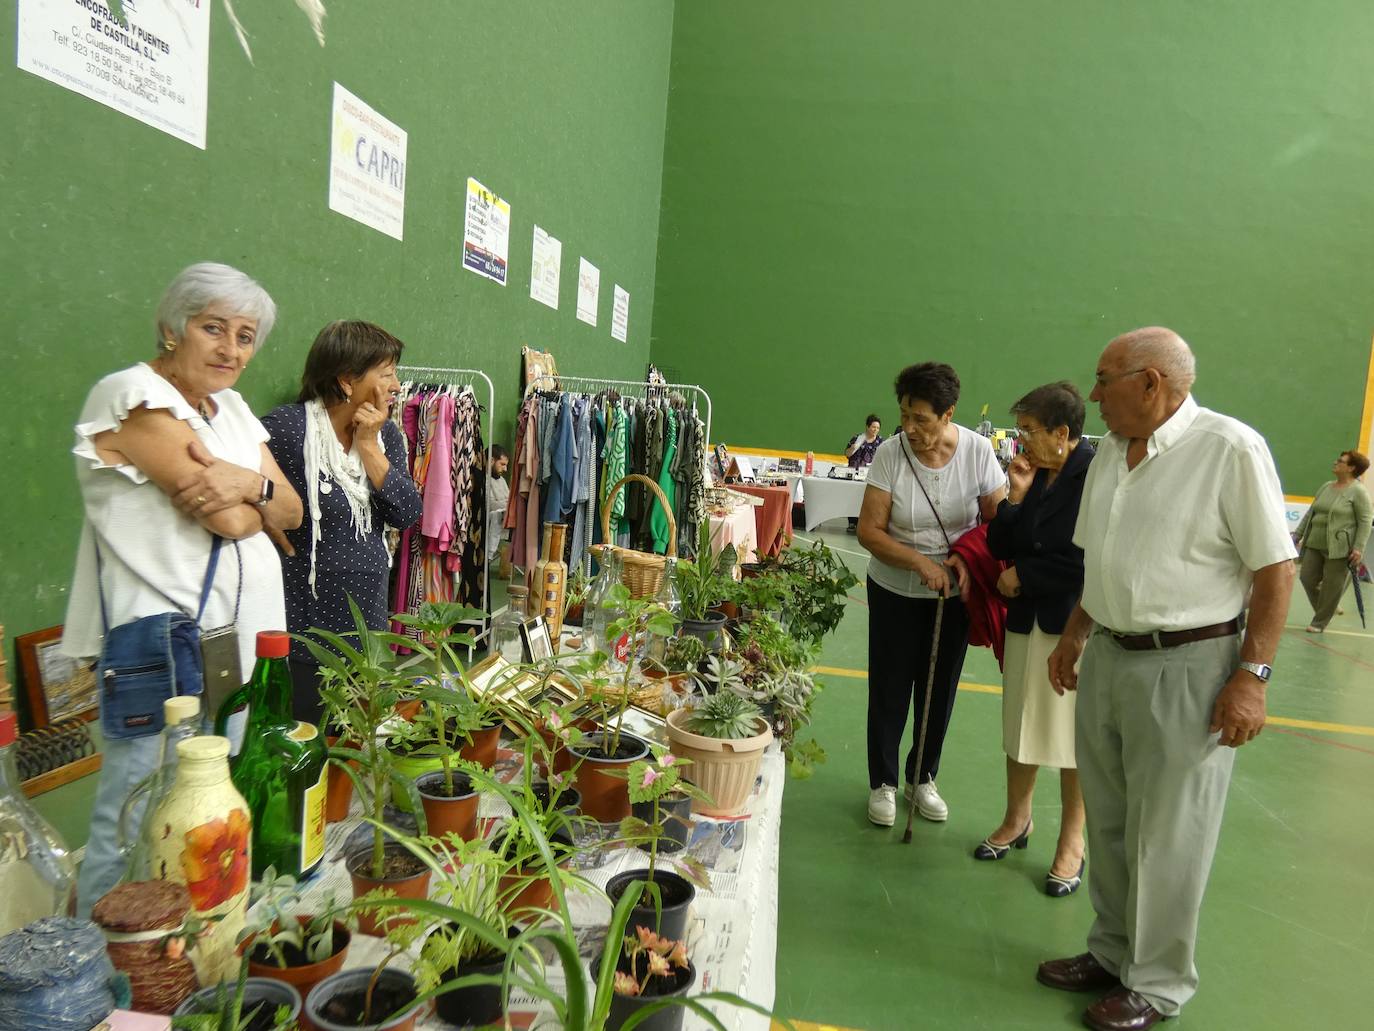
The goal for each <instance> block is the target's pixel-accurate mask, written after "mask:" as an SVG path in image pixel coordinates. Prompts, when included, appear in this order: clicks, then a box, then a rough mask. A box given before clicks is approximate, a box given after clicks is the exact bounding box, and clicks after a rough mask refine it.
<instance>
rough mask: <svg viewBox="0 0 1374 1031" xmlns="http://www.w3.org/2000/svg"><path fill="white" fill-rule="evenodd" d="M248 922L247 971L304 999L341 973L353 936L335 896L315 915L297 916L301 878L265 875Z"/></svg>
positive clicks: (257, 886)
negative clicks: (316, 986) (326, 979)
mask: <svg viewBox="0 0 1374 1031" xmlns="http://www.w3.org/2000/svg"><path fill="white" fill-rule="evenodd" d="M252 900H253V906H252V908H250V910H249V921H250V922H249V923H248V925H247V926H245V927H244V929H243V931H242V932H241V933H240V935H239V940H240V941H241V942H243V943H244V948H245V951H246V953H247V956H248V973H249V974H250V975H251V976H253V977H267V978H272V979H274V980H278V981H284V982H285V983H286V984H289V985H291V986H292V987H293V988H295V989H296V990H297V991H298V992H300V994H301V995H302V996H305V995H307V994H309V992H310V989H311V988H313V987H314V986H315V985H316V984H318V983H319V982H320V981H322V980H324V979H325V978H326V977H328V976H330V975H331V974H335V973H338V971H339V970H340V969H342V967H343V964H344V960H345V958H346V957H347V956H348V945H349V940H350V935H349V931H348V925H347V923H346V921H345V919H341V917H346V916H347V914H346V913H345V912H344V910H343V908H342V907H339V906H337V905H335V904H334V900H333V898H332V897H331V898H330V899H329V900H328V902H327V903H326V905H325V906H324V908H323V909H322V910H321V911H320V912H318V913H315V914H313V915H307V916H300V915H293V914H294V913H295V910H296V909H297V908H298V907H299V905H300V902H301V897H300V893H299V892H298V891H297V889H296V880H295V878H294V877H292V876H291V875H290V874H281V875H280V876H279V875H278V874H277V871H276V870H275V869H274V868H273V867H270V866H269V867H268V868H267V869H266V870H265V871H263V875H262V880H261V881H260V882H259V883H258V884H255V885H253V888H252Z"/></svg>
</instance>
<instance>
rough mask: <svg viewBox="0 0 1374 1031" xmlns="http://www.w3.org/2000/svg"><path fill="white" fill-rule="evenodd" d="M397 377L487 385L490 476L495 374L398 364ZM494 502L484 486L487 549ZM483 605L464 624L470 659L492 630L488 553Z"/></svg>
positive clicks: (487, 473) (487, 471)
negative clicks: (480, 613) (481, 613)
mask: <svg viewBox="0 0 1374 1031" xmlns="http://www.w3.org/2000/svg"><path fill="white" fill-rule="evenodd" d="M396 378H397V379H399V380H400V381H401V382H402V383H406V382H412V383H426V382H435V381H439V382H442V383H444V384H452V385H454V386H460V387H473V388H474V392H475V388H476V387H477V386H479V385H483V384H484V385H485V386H486V394H487V403H486V406H485V408H482V407H481V395H478V404H479V411H485V412H486V418H485V420H483V419H482V417H481V416H480V415H479V417H478V422H479V424H481V423H482V422H483V421H485V427H484V429H483V431H482V435H483V439H484V440H485V442H486V451H487V462H486V468H485V469H484V470H483V473H482V475H483V476H487V477H490V476H491V444H492V435H493V433H494V431H495V427H496V387H495V386H494V385H493V384H492V381H491V377H490V376H488V375H487V374H486V373H485V372H483V371H482V370H481V369H444V368H438V367H436V366H432V365H398V366H396ZM483 486H484V487H489V485H487V484H484V485H483ZM490 504H491V499H490V498H489V497H488V491H487V490H485V489H484V490H483V491H482V524H481V525H482V528H483V532H482V548H483V549H484V550H485V549H486V547H487V539H486V534H487V533H488V532H489V530H490V526H489V524H488V520H487V514H488V508H489V506H490ZM482 609H483V611H484V612H485V613H486V615H484V616H483V617H482V618H481V619H474V620H468V621H466V622H464V623H463V624H461V625H463V626H469V627H473V628H475V630H474V633H473V635H472V642H473V643H472V644H470V645H468V661H469V662H471V661H472V656H473V651H474V648H475V646H476V645H477V644H479V643H480V642H481V641H483V640H484V639H485V638H486V637H487V635H488V634H490V633H491V619H492V615H493V613H492V611H491V562H490V560H489V558H488V557H487V556H486V555H485V554H484V555H483V556H482Z"/></svg>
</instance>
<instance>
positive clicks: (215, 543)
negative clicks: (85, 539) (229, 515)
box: [91, 530, 243, 634]
mask: <svg viewBox="0 0 1374 1031" xmlns="http://www.w3.org/2000/svg"><path fill="white" fill-rule="evenodd" d="M91 539H92V541H93V542H94V543H95V589H96V594H98V595H99V596H100V625H101V627H102V629H103V630H104V632H105V633H107V634H108V633H109V632H110V615H109V612H108V611H107V610H106V608H105V577H104V563H103V562H102V561H101V559H100V534H99V533H97V532H95V531H94V530H92V532H91ZM223 545H224V538H223V537H221V536H219V535H218V534H212V535H211V538H210V559H209V561H208V562H207V563H206V566H205V582H204V583H202V584H201V587H200V606H199V608H197V609H196V623H197V625H199V623H200V620H201V617H202V616H204V615H205V606H206V604H207V603H208V602H209V600H210V588H211V587H212V586H214V582H215V569H216V568H217V567H218V566H219V551H220V548H221V547H222V546H223ZM234 555H235V557H236V558H237V559H238V563H239V585H238V593H237V595H236V596H235V598H234V622H235V623H237V622H238V619H239V603H240V602H241V601H242V600H243V555H242V554H241V553H240V552H239V542H238V541H234ZM149 586H151V587H152V588H153V590H155V591H157V593H158V594H161V595H162V596H163V597H164V598H167V602H168V604H170V605H171V606H172V607H173V608H178V606H177V603H176V602H174V601H172V599H171V598H168V597H167V594H166V592H164V591H163V590H162V589H161V588H159V587H157V586H155V585H152V584H150V585H149Z"/></svg>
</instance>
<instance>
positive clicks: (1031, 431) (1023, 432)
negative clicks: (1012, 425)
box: [1016, 426, 1049, 440]
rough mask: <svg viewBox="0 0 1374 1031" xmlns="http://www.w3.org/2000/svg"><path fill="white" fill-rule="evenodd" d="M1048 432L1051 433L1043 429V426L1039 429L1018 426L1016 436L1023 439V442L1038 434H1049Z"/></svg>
mask: <svg viewBox="0 0 1374 1031" xmlns="http://www.w3.org/2000/svg"><path fill="white" fill-rule="evenodd" d="M1048 432H1049V430H1047V429H1045V427H1043V426H1039V427H1036V426H1018V427H1016V435H1017V436H1018V437H1021V438H1022V439H1023V440H1024V439H1025V438H1026V437H1033V436H1035V435H1036V434H1037V433H1048Z"/></svg>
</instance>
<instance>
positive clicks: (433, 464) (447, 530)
mask: <svg viewBox="0 0 1374 1031" xmlns="http://www.w3.org/2000/svg"><path fill="white" fill-rule="evenodd" d="M453 412H454V406H453V398H452V397H451V396H449V395H448V394H440V395H439V397H438V398H437V399H436V400H435V403H434V406H433V409H432V417H433V419H434V432H433V434H432V435H431V436H430V438H429V449H428V450H429V467H428V469H427V470H426V472H425V488H424V512H423V514H422V515H421V516H420V532H421V533H422V534H424V536H425V550H426V551H448V550H449V547H450V546H451V545H452V544H453Z"/></svg>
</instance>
